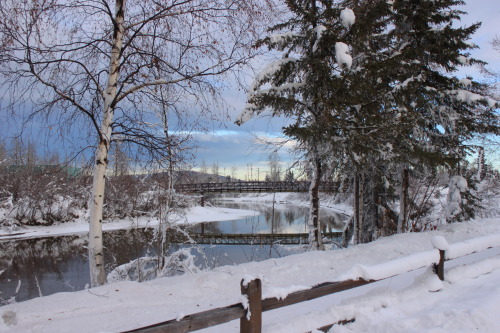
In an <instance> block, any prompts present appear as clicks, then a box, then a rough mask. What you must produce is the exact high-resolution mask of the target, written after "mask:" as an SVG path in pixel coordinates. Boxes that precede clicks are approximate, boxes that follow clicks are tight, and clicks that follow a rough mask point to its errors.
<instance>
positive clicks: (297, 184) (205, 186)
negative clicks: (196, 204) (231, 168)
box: [174, 181, 340, 193]
mask: <svg viewBox="0 0 500 333" xmlns="http://www.w3.org/2000/svg"><path fill="white" fill-rule="evenodd" d="M310 184H311V182H309V181H283V182H264V181H250V182H241V181H240V182H225V183H198V184H177V185H174V189H175V190H176V191H177V192H185V193H223V192H239V193H241V192H307V191H309V186H310ZM319 190H320V191H322V192H338V191H339V190H340V183H339V182H321V183H320V185H319Z"/></svg>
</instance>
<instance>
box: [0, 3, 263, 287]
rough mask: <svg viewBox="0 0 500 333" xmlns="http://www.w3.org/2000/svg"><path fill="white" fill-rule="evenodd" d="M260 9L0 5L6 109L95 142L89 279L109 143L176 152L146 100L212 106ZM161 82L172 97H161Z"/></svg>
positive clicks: (95, 266) (245, 56) (157, 154)
mask: <svg viewBox="0 0 500 333" xmlns="http://www.w3.org/2000/svg"><path fill="white" fill-rule="evenodd" d="M265 5H266V4H263V5H262V6H265ZM259 6H260V2H259V3H258V4H256V3H254V2H242V1H216V0H203V1H202V0H166V1H154V0H144V1H140V2H130V3H129V4H127V3H126V0H116V1H111V0H40V1H31V0H5V1H2V2H1V3H0V45H2V46H1V48H0V75H1V76H2V78H3V81H2V82H1V85H0V91H2V92H3V93H4V94H3V98H4V99H5V100H6V99H7V98H9V102H8V103H10V104H9V106H10V107H12V109H13V110H14V109H16V110H19V109H23V110H26V109H30V110H31V109H32V111H31V112H30V113H29V114H28V116H27V120H31V119H34V118H35V117H36V116H42V117H43V118H44V119H45V120H46V122H47V124H48V126H50V125H51V124H52V125H58V126H59V129H60V132H61V133H62V134H64V135H75V136H76V133H87V134H86V135H85V134H82V135H81V136H82V137H83V138H85V137H88V138H89V139H88V140H89V142H91V145H93V146H94V147H95V149H96V150H95V165H94V181H93V191H92V197H91V217H90V232H89V261H90V267H91V284H92V286H96V285H101V284H103V283H105V281H106V276H105V271H104V261H103V244H102V207H103V199H104V184H105V176H106V169H107V167H108V152H109V150H110V144H111V143H112V142H113V141H115V140H119V141H121V142H126V143H134V144H136V145H137V146H138V147H139V148H138V149H140V150H141V151H143V152H145V153H147V156H149V157H150V158H152V159H154V160H156V161H162V160H164V159H163V157H164V155H165V154H167V153H168V154H172V155H174V154H175V153H174V151H175V148H176V147H178V146H180V145H181V144H182V142H183V140H182V139H180V138H178V137H176V136H175V135H173V134H172V135H168V137H167V138H166V137H165V133H170V132H169V131H168V127H167V130H166V132H164V131H163V130H165V126H164V125H165V119H162V118H161V117H158V116H159V114H158V112H157V110H158V107H156V108H155V107H153V106H158V103H159V102H161V103H164V104H166V105H168V106H169V108H170V109H171V110H178V109H179V108H185V109H189V108H191V109H192V110H196V111H197V113H208V112H209V111H210V110H213V109H216V108H217V106H218V105H220V103H219V100H220V99H219V93H220V88H221V87H222V86H223V81H221V80H220V79H219V75H222V74H227V73H229V72H231V71H234V70H237V69H239V67H240V66H241V65H243V64H245V63H246V62H247V61H248V60H249V59H251V57H252V56H253V53H254V52H255V50H252V49H251V48H249V47H248V46H249V45H250V44H251V41H252V40H253V38H254V35H255V34H256V33H257V32H258V28H259V26H260V25H259V24H257V22H262V18H261V17H259V15H258V13H266V14H267V13H268V12H269V11H266V10H261V9H262V8H259ZM162 86H163V87H164V86H168V87H169V89H167V90H166V91H167V92H168V94H169V95H168V96H165V95H163V96H162V97H161V98H158V93H159V90H158V89H159V87H162ZM5 92H7V93H5ZM92 141H93V142H94V143H92ZM96 141H97V145H95V142H96ZM167 141H168V144H167ZM87 144H88V143H87Z"/></svg>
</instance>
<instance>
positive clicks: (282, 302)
mask: <svg viewBox="0 0 500 333" xmlns="http://www.w3.org/2000/svg"><path fill="white" fill-rule="evenodd" d="M373 282H377V281H376V280H370V281H365V280H355V281H354V280H348V281H341V282H327V283H322V284H319V285H317V286H315V287H312V288H311V289H307V290H302V291H297V292H294V293H292V294H289V295H288V296H287V297H286V298H285V299H276V298H267V299H265V300H263V301H262V311H269V310H274V309H279V308H281V307H284V306H288V305H292V304H296V303H300V302H305V301H310V300H312V299H315V298H318V297H323V296H326V295H330V294H333V293H337V292H340V291H344V290H349V289H352V288H356V287H360V286H364V285H366V284H370V283H373Z"/></svg>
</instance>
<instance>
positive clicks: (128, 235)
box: [0, 202, 345, 305]
mask: <svg viewBox="0 0 500 333" xmlns="http://www.w3.org/2000/svg"><path fill="white" fill-rule="evenodd" d="M217 206H220V207H227V208H235V209H249V210H255V211H258V212H260V215H256V216H253V217H249V218H245V219H238V220H231V221H222V222H207V223H204V224H203V232H205V233H223V234H236V233H237V234H252V233H304V232H307V227H306V221H307V216H308V211H309V210H308V208H305V207H297V206H291V205H278V206H276V207H274V208H273V207H270V206H268V205H262V204H243V203H232V202H218V203H217ZM321 220H322V223H323V225H324V228H323V231H338V230H341V229H342V227H343V224H344V221H345V216H344V215H342V214H337V213H334V212H332V211H329V210H322V211H321ZM183 229H184V230H186V231H187V232H198V233H199V232H201V231H202V226H201V224H198V225H195V226H189V227H185V228H183ZM86 238H87V237H86V236H78V235H73V236H61V237H46V238H37V239H24V240H13V241H3V242H0V251H1V252H0V253H1V255H0V272H2V271H3V272H2V273H1V274H0V292H1V293H0V305H4V304H6V303H7V302H9V301H12V300H13V299H15V301H17V302H20V301H24V300H28V299H31V298H35V297H40V296H47V295H50V294H53V293H57V292H63V291H77V290H83V289H85V288H86V286H87V285H88V283H89V267H88V261H87V249H86V245H87V239H86ZM158 238H159V237H157V232H156V230H155V229H146V230H145V229H127V230H118V231H113V232H107V233H105V234H104V244H105V247H106V250H105V262H106V271H107V272H109V271H111V270H113V269H114V268H115V267H117V266H119V265H123V264H125V263H128V262H130V261H132V260H134V259H137V258H140V257H145V256H155V255H156V254H157V253H159V251H160V248H161V245H160V241H159V239H158ZM179 249H189V250H190V251H191V254H192V255H194V257H195V258H196V259H195V264H196V266H197V267H199V268H201V269H206V268H214V267H218V266H224V265H234V264H239V263H244V262H250V261H260V260H265V259H269V258H276V257H282V256H286V255H289V254H293V253H297V251H299V250H300V247H299V246H281V245H185V244H172V243H169V244H166V245H164V250H165V251H167V253H172V252H174V251H177V250H179Z"/></svg>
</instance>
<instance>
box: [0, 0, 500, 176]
mask: <svg viewBox="0 0 500 333" xmlns="http://www.w3.org/2000/svg"><path fill="white" fill-rule="evenodd" d="M463 10H464V11H466V12H468V15H465V16H464V17H463V18H462V22H461V23H460V24H461V25H470V24H473V23H476V22H478V21H482V22H483V24H482V26H481V27H480V29H479V30H478V32H477V33H476V34H475V36H474V38H473V40H472V41H473V42H474V43H476V44H478V45H479V46H480V49H479V50H474V51H473V54H472V55H473V57H475V58H477V59H481V60H484V61H486V62H488V63H489V66H488V67H489V68H490V69H492V70H494V71H497V72H500V54H499V53H498V52H496V51H494V50H493V48H492V45H491V44H490V43H491V41H492V39H493V38H494V37H495V36H498V37H500V0H468V1H467V4H466V6H464V8H463ZM257 63H258V64H260V66H261V67H263V66H264V65H265V63H266V61H265V60H263V59H260V60H259V61H258V62H257ZM258 67H259V66H258V65H256V69H257V71H258V69H259V68H258ZM254 75H255V73H253V74H252V73H248V74H247V75H246V76H245V77H244V80H245V84H244V85H246V86H249V85H250V84H251V83H252V79H253V76H254ZM466 75H472V76H473V77H474V78H475V79H479V80H481V78H480V76H479V74H478V71H477V69H472V70H470V69H469V70H467V71H462V72H460V73H459V74H458V76H459V77H464V76H466ZM228 85H231V87H229V88H227V89H226V90H225V91H224V92H223V97H224V99H225V101H226V103H227V106H228V110H227V113H228V114H227V117H225V118H224V120H223V121H218V122H217V121H215V122H209V121H205V124H204V125H205V127H206V128H208V132H193V133H191V135H192V136H193V138H194V139H195V140H196V145H197V146H198V147H199V148H198V149H197V150H196V151H195V152H194V156H195V158H194V159H193V161H192V162H193V164H194V165H195V167H196V166H198V167H199V166H200V165H201V163H202V161H204V162H205V164H207V165H208V166H210V165H212V164H213V163H214V162H215V163H218V164H219V170H220V173H221V174H222V173H223V172H224V168H225V169H226V174H230V173H231V172H230V170H231V168H232V167H233V166H235V167H236V168H237V169H238V171H239V172H238V177H239V178H240V179H245V178H249V176H250V175H249V173H250V171H249V168H250V166H251V167H252V169H253V172H252V174H253V178H254V179H256V178H257V175H256V174H257V172H256V170H257V169H259V176H260V179H261V180H262V179H264V177H265V172H266V171H267V169H268V157H269V154H270V151H271V150H272V149H271V148H270V147H269V146H267V145H265V144H262V143H261V141H276V140H277V139H278V138H279V137H280V136H281V128H282V127H283V126H284V124H285V123H286V119H283V118H271V117H270V116H263V117H259V118H256V119H254V120H251V121H249V122H247V123H245V124H244V125H242V126H241V127H239V126H237V125H235V124H234V121H235V120H236V118H237V116H238V115H239V114H240V112H241V111H242V109H243V107H244V105H245V102H246V94H245V92H244V90H243V89H241V87H238V86H237V85H236V84H232V83H231V82H229V83H228ZM0 102H1V101H0ZM0 108H1V105H0ZM215 111H216V110H215ZM2 118H4V119H2V121H0V131H1V132H2V136H6V133H9V132H10V133H12V131H13V130H14V129H15V127H16V126H17V125H16V122H17V121H18V120H19V119H13V118H9V116H8V117H7V119H8V120H9V121H5V120H6V119H5V115H3V117H2ZM37 127H39V126H37V123H36V122H35V123H32V124H31V126H30V128H28V129H27V132H28V135H30V134H29V133H36V132H37ZM78 134H79V135H75V137H72V139H73V140H72V141H73V143H74V144H75V145H76V146H78V144H79V143H81V142H82V141H84V140H79V139H78V137H80V136H82V135H85V136H87V133H78ZM33 135H36V134H33ZM55 140H57V138H56V139H55ZM45 143H46V142H45ZM48 145H49V146H50V144H48ZM66 145H68V146H71V145H72V142H66ZM45 146H47V144H46V145H45ZM290 146H291V145H290V144H289V145H288V147H290ZM44 149H45V148H44ZM68 149H70V150H74V147H71V148H68ZM40 153H41V152H40ZM279 154H280V159H281V161H282V167H283V169H284V168H287V167H289V166H290V164H291V163H292V161H293V158H292V157H291V156H290V154H289V151H287V150H286V149H283V150H281V151H280V153H279ZM497 159H498V157H497ZM497 163H498V161H497ZM195 169H196V168H195Z"/></svg>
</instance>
